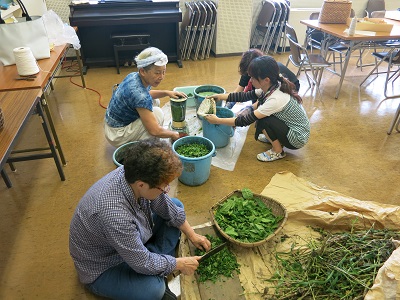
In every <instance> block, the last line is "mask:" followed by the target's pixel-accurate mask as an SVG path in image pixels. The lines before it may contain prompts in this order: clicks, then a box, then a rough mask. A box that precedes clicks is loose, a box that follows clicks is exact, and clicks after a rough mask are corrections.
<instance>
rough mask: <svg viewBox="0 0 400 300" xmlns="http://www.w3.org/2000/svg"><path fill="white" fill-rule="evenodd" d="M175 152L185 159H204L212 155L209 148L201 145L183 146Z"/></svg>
mask: <svg viewBox="0 0 400 300" xmlns="http://www.w3.org/2000/svg"><path fill="white" fill-rule="evenodd" d="M175 151H176V153H178V154H179V155H182V156H185V157H202V156H204V155H207V154H208V153H210V150H208V148H207V146H206V145H204V144H200V143H190V144H183V145H180V146H178V147H176V149H175Z"/></svg>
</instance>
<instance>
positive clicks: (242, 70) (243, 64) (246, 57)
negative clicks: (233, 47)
mask: <svg viewBox="0 0 400 300" xmlns="http://www.w3.org/2000/svg"><path fill="white" fill-rule="evenodd" d="M263 55H264V53H263V52H262V51H261V50H259V49H249V50H247V51H246V52H244V53H243V55H242V59H241V60H240V63H239V74H240V75H246V74H247V69H248V68H249V65H250V63H251V61H252V60H253V59H255V58H257V57H260V56H263Z"/></svg>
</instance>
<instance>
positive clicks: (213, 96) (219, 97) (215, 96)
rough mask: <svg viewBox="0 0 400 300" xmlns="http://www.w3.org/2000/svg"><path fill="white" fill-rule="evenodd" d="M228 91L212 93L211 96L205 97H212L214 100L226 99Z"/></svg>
mask: <svg viewBox="0 0 400 300" xmlns="http://www.w3.org/2000/svg"><path fill="white" fill-rule="evenodd" d="M228 96H229V93H228V94H214V95H212V96H207V97H206V98H214V100H215V101H218V100H226V99H228Z"/></svg>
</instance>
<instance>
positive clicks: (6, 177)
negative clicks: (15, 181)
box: [0, 169, 12, 188]
mask: <svg viewBox="0 0 400 300" xmlns="http://www.w3.org/2000/svg"><path fill="white" fill-rule="evenodd" d="M0 172H1V177H3V180H4V182H5V183H6V186H7V187H8V188H12V183H11V180H10V178H9V177H8V175H7V173H6V171H4V170H3V169H1V171H0Z"/></svg>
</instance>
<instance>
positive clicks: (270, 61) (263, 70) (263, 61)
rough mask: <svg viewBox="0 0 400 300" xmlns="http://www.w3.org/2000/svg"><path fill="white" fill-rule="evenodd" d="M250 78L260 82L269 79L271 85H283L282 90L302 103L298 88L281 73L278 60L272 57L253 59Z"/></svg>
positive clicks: (249, 70) (249, 71) (250, 66)
mask: <svg viewBox="0 0 400 300" xmlns="http://www.w3.org/2000/svg"><path fill="white" fill-rule="evenodd" d="M248 73H249V76H251V77H253V78H255V79H257V80H260V79H265V78H267V77H268V78H269V80H271V85H276V84H278V81H279V82H280V83H281V86H280V90H281V91H282V92H284V93H286V94H289V95H290V96H292V97H293V98H294V99H296V101H297V102H298V103H302V102H303V100H302V99H301V97H300V96H299V94H298V93H297V92H296V86H295V85H294V83H292V82H290V81H289V80H288V79H287V78H285V77H283V75H282V74H281V73H280V71H279V66H278V63H277V62H276V60H275V59H274V58H273V57H271V56H267V55H265V56H260V57H257V58H255V59H253V60H252V61H251V62H250V65H249V69H248Z"/></svg>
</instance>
